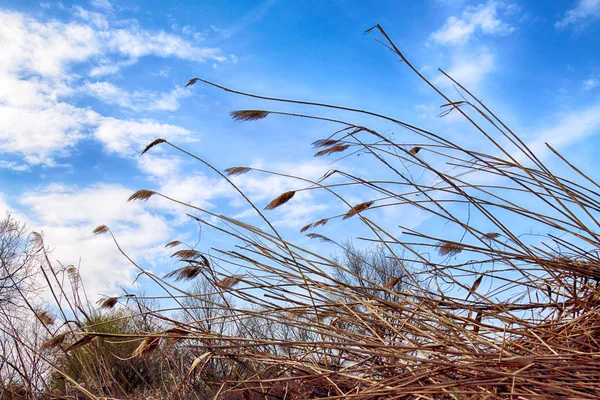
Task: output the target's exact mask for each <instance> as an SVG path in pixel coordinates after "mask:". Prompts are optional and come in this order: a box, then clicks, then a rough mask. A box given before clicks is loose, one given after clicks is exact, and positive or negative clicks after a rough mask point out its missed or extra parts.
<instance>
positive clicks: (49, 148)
mask: <svg viewBox="0 0 600 400" xmlns="http://www.w3.org/2000/svg"><path fill="white" fill-rule="evenodd" d="M97 118H98V114H96V113H95V112H94V111H92V110H87V109H82V108H77V107H74V106H72V105H69V104H66V103H57V104H54V105H51V106H49V107H46V108H19V107H12V106H3V105H0V149H1V151H2V152H3V153H13V154H17V155H19V156H21V157H23V159H24V161H25V162H26V163H28V164H32V165H37V164H45V165H49V166H52V165H54V164H55V161H54V159H55V158H56V157H64V156H66V155H68V154H69V150H70V149H72V148H73V147H74V146H75V145H76V144H77V143H78V142H79V141H80V140H81V139H83V138H84V137H86V132H87V129H88V124H90V123H94V122H95V121H96V120H97Z"/></svg>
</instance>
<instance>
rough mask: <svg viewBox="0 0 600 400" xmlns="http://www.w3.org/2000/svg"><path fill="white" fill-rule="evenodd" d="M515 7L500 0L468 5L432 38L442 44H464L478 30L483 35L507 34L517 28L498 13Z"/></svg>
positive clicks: (431, 38) (449, 19)
mask: <svg viewBox="0 0 600 400" xmlns="http://www.w3.org/2000/svg"><path fill="white" fill-rule="evenodd" d="M513 8H514V6H507V5H506V4H505V3H503V2H499V1H488V2H487V3H485V4H479V5H478V6H476V7H468V8H467V9H466V10H465V11H464V12H463V13H462V16H461V17H460V18H459V17H455V16H451V17H449V18H448V19H447V20H446V23H445V24H444V25H443V26H442V27H441V28H440V29H438V30H437V31H435V32H433V33H432V34H431V36H430V40H431V41H432V42H434V43H436V44H441V45H462V44H465V43H467V42H468V41H469V40H470V39H471V38H472V37H473V36H475V35H476V34H477V33H478V32H479V33H481V34H483V35H507V34H509V33H512V32H514V31H515V29H516V28H515V27H513V26H511V25H510V24H508V23H507V22H504V21H502V20H501V19H500V18H499V16H498V14H499V11H500V10H502V11H504V12H507V11H510V10H512V9H513Z"/></svg>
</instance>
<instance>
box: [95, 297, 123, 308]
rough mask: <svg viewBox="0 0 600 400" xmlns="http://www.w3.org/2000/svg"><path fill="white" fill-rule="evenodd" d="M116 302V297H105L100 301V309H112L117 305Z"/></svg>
mask: <svg viewBox="0 0 600 400" xmlns="http://www.w3.org/2000/svg"><path fill="white" fill-rule="evenodd" d="M118 300H119V298H118V297H107V298H106V299H104V300H100V301H99V303H100V308H113V307H114V306H116V305H117V302H118Z"/></svg>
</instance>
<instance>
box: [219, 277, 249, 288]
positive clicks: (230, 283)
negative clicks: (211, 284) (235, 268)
mask: <svg viewBox="0 0 600 400" xmlns="http://www.w3.org/2000/svg"><path fill="white" fill-rule="evenodd" d="M243 277H244V275H231V276H228V277H226V278H224V279H221V280H220V281H219V282H217V286H218V287H220V288H221V289H231V288H232V287H234V286H235V285H237V284H238V283H240V281H241V280H242V278H243Z"/></svg>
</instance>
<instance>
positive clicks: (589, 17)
mask: <svg viewBox="0 0 600 400" xmlns="http://www.w3.org/2000/svg"><path fill="white" fill-rule="evenodd" d="M599 18H600V0H579V1H578V2H577V5H576V6H575V7H574V8H572V9H570V10H568V11H567V12H566V13H565V15H564V17H563V18H562V19H560V20H559V21H557V22H556V24H555V26H556V27H557V28H569V27H572V28H574V29H582V28H584V27H585V26H587V25H588V24H589V23H590V22H592V21H594V20H596V19H599Z"/></svg>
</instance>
